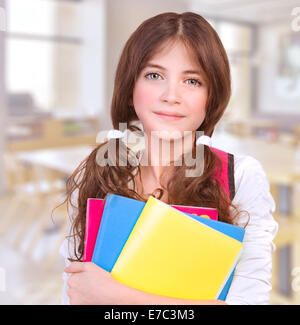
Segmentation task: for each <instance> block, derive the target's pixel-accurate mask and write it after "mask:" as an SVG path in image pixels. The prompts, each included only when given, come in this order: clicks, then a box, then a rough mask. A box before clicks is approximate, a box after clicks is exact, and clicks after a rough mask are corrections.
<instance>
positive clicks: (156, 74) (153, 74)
mask: <svg viewBox="0 0 300 325" xmlns="http://www.w3.org/2000/svg"><path fill="white" fill-rule="evenodd" d="M148 76H159V74H158V73H155V72H151V73H148V74H146V78H147V77H148ZM148 79H149V78H148ZM150 79H153V78H150ZM156 79H157V78H154V80H156Z"/></svg>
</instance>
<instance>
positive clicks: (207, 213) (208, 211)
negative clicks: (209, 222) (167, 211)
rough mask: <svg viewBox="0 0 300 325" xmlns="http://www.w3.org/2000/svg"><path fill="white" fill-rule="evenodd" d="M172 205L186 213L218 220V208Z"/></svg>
mask: <svg viewBox="0 0 300 325" xmlns="http://www.w3.org/2000/svg"><path fill="white" fill-rule="evenodd" d="M172 207H173V208H175V209H177V210H179V211H182V212H184V213H189V214H194V215H196V216H199V217H204V218H209V219H213V220H218V210H217V209H214V208H201V207H192V206H185V205H172Z"/></svg>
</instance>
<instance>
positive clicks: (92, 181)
mask: <svg viewBox="0 0 300 325" xmlns="http://www.w3.org/2000/svg"><path fill="white" fill-rule="evenodd" d="M173 41H181V42H182V43H183V44H184V45H185V46H187V48H188V49H189V50H190V51H192V52H193V53H194V54H195V55H196V58H197V60H198V63H199V67H200V68H201V69H202V71H203V74H204V76H205V78H206V80H207V85H208V98H207V103H206V116H205V119H204V121H203V123H202V124H201V125H200V126H199V128H198V129H197V131H203V132H204V134H205V135H208V136H211V135H212V134H213V131H214V128H215V126H216V124H217V122H218V121H219V120H220V118H221V117H222V115H223V113H224V110H225V108H226V106H227V104H228V101H229V98H230V95H231V77H230V67H229V62H228V58H227V55H226V52H225V49H224V47H223V45H222V43H221V41H220V39H219V37H218V35H217V33H216V32H215V30H214V29H213V28H212V26H211V25H210V24H209V23H208V22H207V21H206V20H205V19H204V18H203V17H201V16H200V15H198V14H196V13H193V12H184V13H182V14H178V13H173V12H167V13H162V14H159V15H156V16H154V17H152V18H149V19H147V20H146V21H144V22H143V23H142V24H141V25H140V26H139V27H138V28H137V29H136V30H135V31H134V32H133V34H132V35H131V36H130V38H129V39H128V41H127V42H126V44H125V46H124V49H123V51H122V53H121V57H120V60H119V63H118V66H117V70H116V74H115V80H114V91H113V97H112V102H111V120H112V124H113V127H114V128H115V129H118V128H119V123H127V124H128V125H129V129H131V130H136V126H132V125H130V122H132V121H136V120H138V117H137V115H136V113H135V110H134V109H132V107H130V106H129V104H130V103H131V101H132V94H133V88H134V85H135V81H136V79H137V77H138V76H139V73H140V72H141V70H142V69H143V68H144V67H145V65H146V64H147V62H148V61H149V60H150V58H151V57H152V56H153V55H154V54H155V52H156V51H157V50H158V49H159V48H160V46H163V45H164V44H166V42H173ZM114 141H115V140H114ZM103 145H105V143H102V144H100V145H98V146H96V147H95V148H94V149H93V150H92V152H91V154H90V155H89V156H88V157H87V158H86V159H85V160H84V161H82V163H81V164H80V165H79V166H78V168H77V169H76V170H75V171H74V173H73V174H72V175H71V177H70V178H69V179H68V182H67V197H66V200H65V202H66V201H67V204H68V206H69V204H71V205H72V206H73V208H74V209H75V210H73V211H76V213H74V215H73V216H71V217H72V220H71V221H72V227H71V236H72V237H73V238H74V240H75V241H74V243H75V244H74V255H75V256H76V259H77V260H82V257H83V250H84V236H85V217H86V205H87V199H88V198H105V197H106V195H108V194H109V193H115V194H119V195H124V196H127V197H131V198H135V199H138V200H143V201H145V198H143V197H141V196H140V195H139V194H138V193H137V191H136V186H135V183H134V179H135V175H136V174H135V172H136V171H138V173H139V172H140V166H131V165H130V164H127V165H126V166H123V165H122V166H119V165H118V157H117V161H116V162H117V164H116V166H99V164H98V163H97V162H96V156H97V151H98V149H99V148H101V147H102V146H103ZM116 145H117V150H119V149H121V146H123V144H122V141H119V140H116ZM194 145H195V144H194ZM126 150H129V149H128V148H126ZM203 163H204V172H203V174H202V175H201V176H199V177H185V170H186V169H187V166H185V164H183V166H174V169H173V173H172V176H171V177H170V179H169V181H168V183H167V185H166V186H162V187H161V188H159V189H157V190H158V191H159V193H160V195H159V196H158V198H161V197H162V195H163V193H164V191H167V194H168V202H167V203H168V204H177V205H190V206H206V207H214V208H217V209H218V216H219V220H221V221H224V222H228V223H234V220H235V217H236V216H237V215H238V211H237V209H236V208H235V207H234V208H235V209H234V210H235V211H236V213H234V215H233V213H230V207H233V205H232V202H231V201H230V199H229V198H228V196H227V193H226V192H225V190H224V189H223V188H222V186H221V184H220V183H219V182H218V181H217V179H216V177H215V175H216V174H215V173H217V172H219V171H220V168H221V164H220V160H219V158H218V156H217V155H216V154H214V153H213V151H212V150H210V149H209V147H208V146H204V162H203ZM129 181H133V184H134V187H133V189H132V188H130V187H129V186H128V183H129ZM75 192H77V195H78V197H76V200H75V202H74V201H73V200H71V199H72V197H74V193H75ZM153 195H154V194H153ZM74 203H75V204H74Z"/></svg>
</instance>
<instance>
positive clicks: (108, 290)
mask: <svg viewBox="0 0 300 325" xmlns="http://www.w3.org/2000/svg"><path fill="white" fill-rule="evenodd" d="M64 271H65V272H66V273H72V274H71V276H70V278H69V279H68V287H69V290H68V296H69V298H70V304H71V305H102V304H104V305H110V304H112V305H113V304H120V303H121V302H120V297H121V296H122V294H121V290H122V288H123V286H122V284H121V283H120V282H118V281H116V280H115V279H114V278H113V277H112V275H111V274H110V273H109V272H107V271H105V270H104V269H102V268H101V267H99V266H97V265H96V264H94V263H92V262H72V263H71V264H70V265H69V266H68V267H66V268H65V270H64Z"/></svg>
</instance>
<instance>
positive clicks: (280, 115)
mask: <svg viewBox="0 0 300 325" xmlns="http://www.w3.org/2000/svg"><path fill="white" fill-rule="evenodd" d="M299 7H300V3H299V1H293V0H285V1H282V0H259V1H258V0H164V1H160V0H152V1H146V0H51V1H50V0H0V29H1V31H0V124H1V125H0V192H1V196H0V304H59V303H60V302H61V301H60V299H61V288H62V271H63V267H64V261H63V260H62V257H60V256H59V255H58V248H59V245H60V244H61V242H62V240H63V238H64V235H65V230H66V220H67V212H66V207H65V206H61V207H60V208H59V209H57V210H55V212H54V213H53V215H52V218H51V212H52V209H53V207H54V206H55V205H57V204H58V203H60V202H61V201H62V200H63V199H64V194H65V182H66V179H67V178H68V176H69V175H70V174H71V173H72V171H73V170H74V169H75V167H76V166H77V165H78V164H79V162H80V161H81V160H83V159H84V158H85V157H86V156H87V155H88V153H89V151H90V150H91V148H92V147H93V146H94V145H95V139H96V134H97V132H98V131H99V130H108V129H110V128H111V127H112V126H111V122H110V117H109V110H110V100H111V96H112V91H113V79H114V73H115V69H116V65H117V62H118V59H119V56H120V52H121V50H122V48H123V46H124V44H125V42H126V40H127V38H128V37H129V35H130V34H131V33H132V32H133V31H134V30H135V29H136V27H137V26H138V25H139V24H140V23H141V22H142V21H144V20H145V19H147V18H149V17H151V16H154V15H156V14H158V13H162V12H166V11H173V12H179V13H182V12H185V11H194V12H196V13H199V14H201V15H203V16H204V17H205V18H206V19H208V20H209V22H210V23H211V24H212V25H213V26H214V28H215V29H216V31H217V32H218V34H219V36H220V37H221V39H222V41H223V43H224V45H225V48H226V50H227V52H228V56H229V59H230V64H231V69H232V87H233V93H232V97H231V100H230V104H229V106H228V109H227V111H226V113H225V116H224V118H223V120H222V122H221V123H220V124H219V125H218V127H217V129H216V131H215V135H214V137H213V139H214V141H215V143H216V144H218V146H219V147H220V148H223V149H224V150H228V151H230V152H232V153H242V154H247V155H252V156H254V157H255V158H257V159H258V160H259V161H260V162H261V163H262V164H263V167H264V168H265V171H266V173H267V175H268V178H269V181H270V184H271V191H272V194H273V197H274V199H275V201H276V213H275V215H274V217H275V218H276V220H277V221H278V222H279V227H280V228H279V233H278V236H277V237H276V239H275V243H276V245H277V250H276V252H275V254H274V262H273V278H272V283H273V289H272V292H271V304H299V303H300V243H299V242H300V239H299V238H300V237H299V233H300V226H299V225H300V18H299V17H300V8H299Z"/></svg>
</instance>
